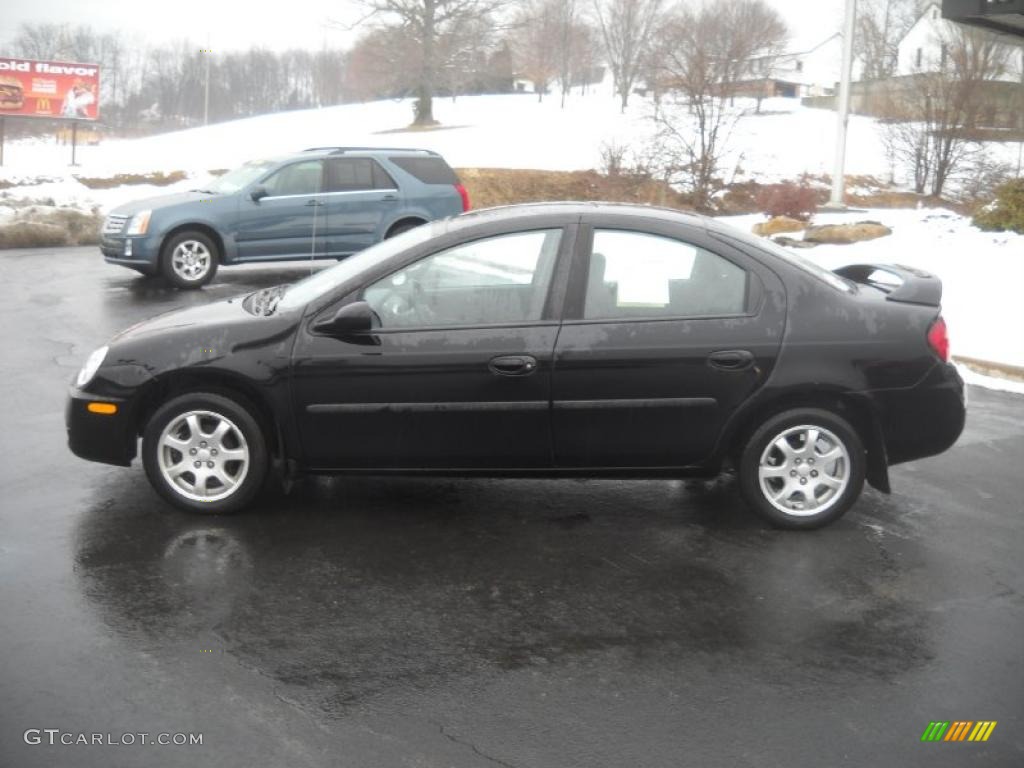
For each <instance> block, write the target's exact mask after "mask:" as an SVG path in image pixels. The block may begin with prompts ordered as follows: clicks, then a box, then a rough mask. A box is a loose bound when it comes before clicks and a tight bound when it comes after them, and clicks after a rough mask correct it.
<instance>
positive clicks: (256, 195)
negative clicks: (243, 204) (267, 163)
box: [249, 184, 270, 203]
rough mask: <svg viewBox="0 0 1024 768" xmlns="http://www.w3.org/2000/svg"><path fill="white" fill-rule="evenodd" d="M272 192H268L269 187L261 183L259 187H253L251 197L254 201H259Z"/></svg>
mask: <svg viewBox="0 0 1024 768" xmlns="http://www.w3.org/2000/svg"><path fill="white" fill-rule="evenodd" d="M269 194H270V193H269V192H267V188H266V187H264V186H263V185H262V184H260V185H259V186H258V187H253V188H252V191H251V192H249V197H251V198H252V201H253V202H254V203H258V202H259V201H260V200H262V199H263V198H264V197H267V195H269Z"/></svg>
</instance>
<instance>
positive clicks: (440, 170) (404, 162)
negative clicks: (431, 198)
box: [388, 157, 459, 184]
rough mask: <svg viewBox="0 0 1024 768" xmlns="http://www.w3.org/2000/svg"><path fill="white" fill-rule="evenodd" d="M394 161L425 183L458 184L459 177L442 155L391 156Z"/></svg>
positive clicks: (390, 158)
mask: <svg viewBox="0 0 1024 768" xmlns="http://www.w3.org/2000/svg"><path fill="white" fill-rule="evenodd" d="M388 160H390V161H391V162H392V163H394V164H395V165H397V166H398V167H399V168H401V169H402V170H403V171H405V172H406V173H409V174H411V175H413V176H415V177H416V178H417V179H419V180H420V181H421V182H423V183H424V184H458V183H459V177H458V176H456V175H455V171H453V170H452V169H451V168H450V167H449V166H448V163H446V162H445V161H444V160H442V159H441V158H440V157H389V158H388Z"/></svg>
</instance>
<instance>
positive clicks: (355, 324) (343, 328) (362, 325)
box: [313, 301, 380, 336]
mask: <svg viewBox="0 0 1024 768" xmlns="http://www.w3.org/2000/svg"><path fill="white" fill-rule="evenodd" d="M379 325H380V319H379V318H378V317H377V313H376V312H374V311H373V308H372V307H371V306H370V305H369V304H367V303H366V302H365V301H355V302H353V303H351V304H346V305H345V306H344V307H342V308H341V309H339V310H338V311H337V312H335V313H334V316H333V317H331V318H330V319H329V320H323V321H321V322H319V323H317V324H316V325H314V326H313V330H315V331H317V332H318V333H324V334H327V335H328V336H354V335H358V334H361V333H369V332H370V331H372V330H373V329H374V328H375V327H377V326H379Z"/></svg>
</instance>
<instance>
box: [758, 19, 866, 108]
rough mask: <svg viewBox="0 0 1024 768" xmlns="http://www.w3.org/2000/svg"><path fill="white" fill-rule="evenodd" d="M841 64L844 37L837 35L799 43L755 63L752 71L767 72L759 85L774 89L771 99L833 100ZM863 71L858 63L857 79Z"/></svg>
mask: <svg viewBox="0 0 1024 768" xmlns="http://www.w3.org/2000/svg"><path fill="white" fill-rule="evenodd" d="M842 63H843V36H842V34H841V33H839V32H836V33H834V34H832V35H829V36H828V37H826V38H824V39H815V40H804V41H796V42H794V43H792V44H791V45H790V46H789V49H788V50H787V51H786V52H785V53H783V54H780V55H778V56H774V57H771V58H765V59H761V60H754V62H753V70H754V71H755V72H758V71H759V70H762V68H763V69H765V70H767V71H765V72H764V73H763V74H764V80H763V81H758V82H765V83H767V84H768V85H770V86H771V88H772V90H773V93H771V94H768V95H775V96H789V97H803V96H831V95H833V94H834V93H835V92H836V90H837V87H838V85H839V80H840V77H841V75H842ZM759 64H760V65H761V66H759ZM860 70H861V67H860V66H859V65H858V64H857V63H856V62H855V63H854V79H857V78H858V75H859V73H860Z"/></svg>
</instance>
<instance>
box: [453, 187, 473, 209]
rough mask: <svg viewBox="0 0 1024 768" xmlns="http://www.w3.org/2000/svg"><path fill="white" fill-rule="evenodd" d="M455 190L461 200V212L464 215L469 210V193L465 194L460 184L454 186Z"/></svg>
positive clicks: (464, 189)
mask: <svg viewBox="0 0 1024 768" xmlns="http://www.w3.org/2000/svg"><path fill="white" fill-rule="evenodd" d="M455 190H456V191H457V192H458V193H459V197H461V198H462V212H463V213H465V212H466V211H468V210H469V208H470V205H469V192H467V191H466V188H465V187H464V186H462V185H461V184H456V185H455Z"/></svg>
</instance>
